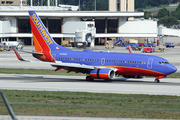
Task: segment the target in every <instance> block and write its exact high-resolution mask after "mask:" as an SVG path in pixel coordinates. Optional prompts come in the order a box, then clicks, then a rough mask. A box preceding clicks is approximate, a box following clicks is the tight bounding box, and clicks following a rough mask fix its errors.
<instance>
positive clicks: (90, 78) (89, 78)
mask: <svg viewBox="0 0 180 120" xmlns="http://www.w3.org/2000/svg"><path fill="white" fill-rule="evenodd" d="M86 81H94V79H93V78H92V77H91V76H86Z"/></svg>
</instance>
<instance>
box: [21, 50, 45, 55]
mask: <svg viewBox="0 0 180 120" xmlns="http://www.w3.org/2000/svg"><path fill="white" fill-rule="evenodd" d="M20 52H25V53H30V54H36V55H44V54H43V53H39V52H29V51H24V50H20Z"/></svg>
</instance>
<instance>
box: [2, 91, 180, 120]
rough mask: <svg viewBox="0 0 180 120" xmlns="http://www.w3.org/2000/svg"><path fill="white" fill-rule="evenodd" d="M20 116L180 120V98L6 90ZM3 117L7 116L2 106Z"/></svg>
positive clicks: (5, 92)
mask: <svg viewBox="0 0 180 120" xmlns="http://www.w3.org/2000/svg"><path fill="white" fill-rule="evenodd" d="M3 91H4V94H5V95H6V97H7V99H8V100H9V102H10V104H11V106H12V108H13V110H14V112H15V114H16V115H38V116H43V115H44V116H75V117H110V118H150V119H180V104H179V102H180V97H178V96H163V95H131V94H129V95H126V94H110V93H86V92H60V91H58V92H53V91H19V90H3ZM1 103H3V102H2V99H1V98H0V114H1V115H7V114H8V112H7V109H6V108H5V106H4V104H1Z"/></svg>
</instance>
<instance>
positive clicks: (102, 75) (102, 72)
mask: <svg viewBox="0 0 180 120" xmlns="http://www.w3.org/2000/svg"><path fill="white" fill-rule="evenodd" d="M90 76H91V77H92V78H94V79H106V80H109V79H112V78H114V77H115V71H114V70H112V69H107V68H102V69H94V70H92V71H91V72H90Z"/></svg>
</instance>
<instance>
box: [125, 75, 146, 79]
mask: <svg viewBox="0 0 180 120" xmlns="http://www.w3.org/2000/svg"><path fill="white" fill-rule="evenodd" d="M123 77H124V78H137V79H142V78H144V76H131V75H124V76H123Z"/></svg>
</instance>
